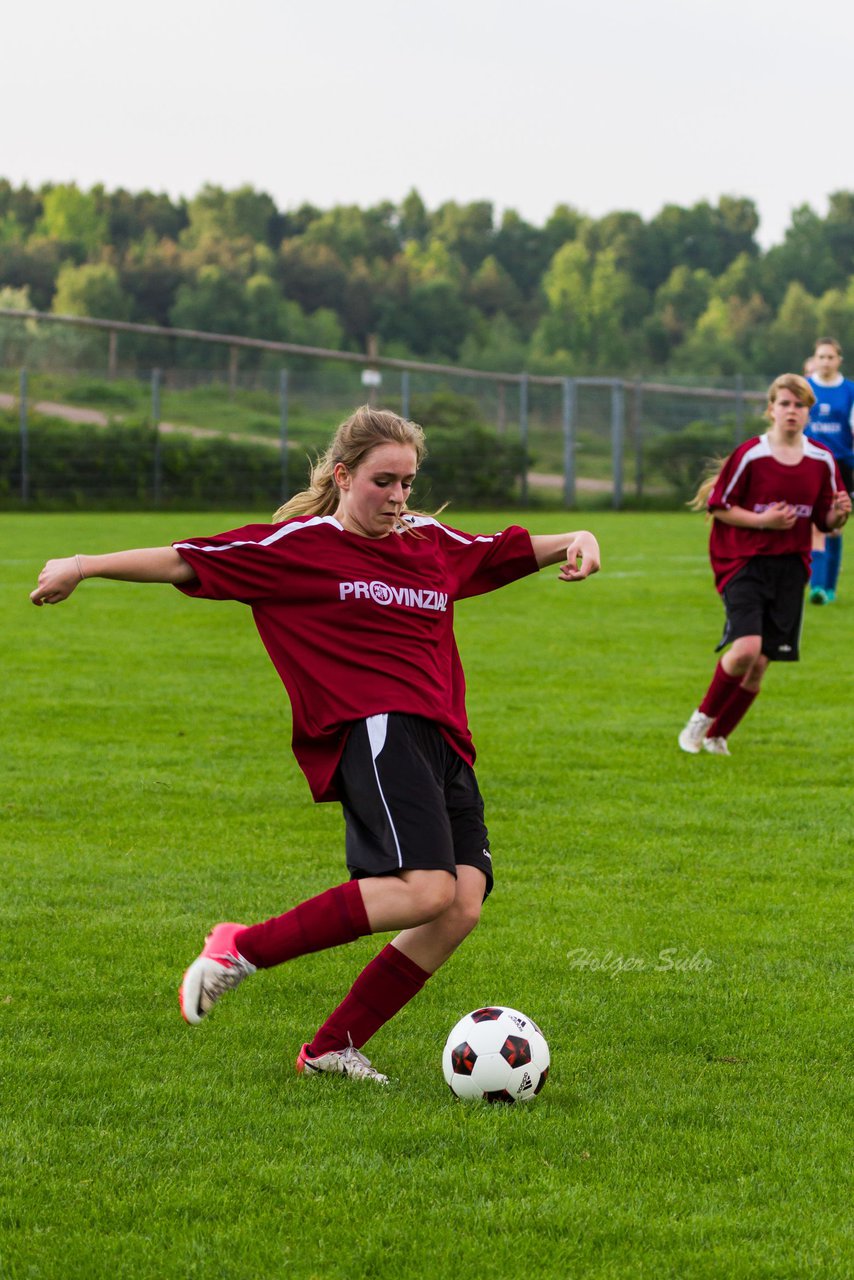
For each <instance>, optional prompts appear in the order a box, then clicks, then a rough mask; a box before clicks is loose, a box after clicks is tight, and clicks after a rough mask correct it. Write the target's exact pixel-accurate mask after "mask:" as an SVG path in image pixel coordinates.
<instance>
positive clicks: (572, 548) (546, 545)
mask: <svg viewBox="0 0 854 1280" xmlns="http://www.w3.org/2000/svg"><path fill="white" fill-rule="evenodd" d="M531 543H532V545H533V548H534V555H535V556H536V558H537V564H538V565H539V567H540V568H541V569H542V568H544V567H545V566H546V565H547V564H560V565H561V569H560V573H559V574H558V577H559V578H561V579H562V580H563V581H564V582H580V581H581V580H582V578H589V577H590V575H591V573H598V572H599V567H600V554H599V543H598V542H597V541H596V539H595V538H594V536H593V534H592V533H588V532H587V530H586V529H581V530H579V531H578V532H577V533H543V534H541V533H532V534H531ZM561 562H563V563H561Z"/></svg>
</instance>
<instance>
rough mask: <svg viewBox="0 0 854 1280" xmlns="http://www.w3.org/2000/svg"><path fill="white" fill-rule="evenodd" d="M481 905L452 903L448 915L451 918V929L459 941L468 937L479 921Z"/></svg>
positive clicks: (478, 903) (475, 903) (477, 903)
mask: <svg viewBox="0 0 854 1280" xmlns="http://www.w3.org/2000/svg"><path fill="white" fill-rule="evenodd" d="M482 906H483V903H481V902H460V901H459V900H457V901H456V902H455V903H454V906H453V909H452V911H451V912H450V913H449V914H450V915H451V916H452V917H453V927H454V931H455V933H456V934H457V936H458V938H459V939H460V941H462V939H463V938H466V937H468V935H469V934H470V933H471V931H472V929H475V928H476V927H477V924H478V922H479V921H480V912H481V908H482Z"/></svg>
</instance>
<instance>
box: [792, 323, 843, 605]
mask: <svg viewBox="0 0 854 1280" xmlns="http://www.w3.org/2000/svg"><path fill="white" fill-rule="evenodd" d="M812 363H813V370H812V372H811V373H810V374H809V376H808V378H807V381H808V382H809V384H810V386H811V387H812V389H813V392H814V393H815V404H814V405H813V406H812V409H811V410H810V421H809V424H808V426H807V429H806V431H805V432H804V434H805V435H807V436H809V437H810V439H812V440H816V441H817V442H818V443H819V444H823V445H826V446H827V448H828V449H830V451H831V453H832V454H833V456H834V458H835V459H836V462H837V465H838V467H839V470H840V473H841V475H842V483H843V484H844V486H845V488H846V489H847V491H848V492H849V493H851V491H852V489H854V482H852V468H854V433H852V424H854V382H852V381H851V380H850V379H849V378H843V376H842V374H841V373H840V372H839V367H840V365H841V364H842V348H841V346H840V345H839V343H838V342H837V341H836V339H835V338H819V340H818V342H817V343H816V344H815V350H814V352H813V361H812ZM841 560H842V536H841V534H840V533H835V534H831V535H829V536H825V535H824V534H823V533H821V532H819V530H818V529H816V530H815V531H814V536H813V553H812V573H811V575H810V601H811V602H812V604H832V602H833V601H834V600H835V599H836V584H837V581H838V579H839V568H840V564H841Z"/></svg>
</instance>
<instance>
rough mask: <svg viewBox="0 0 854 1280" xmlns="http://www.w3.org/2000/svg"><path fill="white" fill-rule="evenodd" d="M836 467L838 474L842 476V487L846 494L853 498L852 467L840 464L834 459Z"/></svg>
mask: <svg viewBox="0 0 854 1280" xmlns="http://www.w3.org/2000/svg"><path fill="white" fill-rule="evenodd" d="M836 465H837V467H839V474H840V475H841V476H842V487H843V489H845V491H846V492H847V493H850V494H851V496H852V497H854V467H852V466H851V463H850V462H840V461H839V459H838V458H837V459H836Z"/></svg>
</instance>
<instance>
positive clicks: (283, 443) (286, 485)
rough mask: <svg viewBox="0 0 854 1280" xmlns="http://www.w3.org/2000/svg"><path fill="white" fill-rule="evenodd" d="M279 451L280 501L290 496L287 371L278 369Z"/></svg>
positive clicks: (285, 500)
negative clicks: (280, 474)
mask: <svg viewBox="0 0 854 1280" xmlns="http://www.w3.org/2000/svg"><path fill="white" fill-rule="evenodd" d="M279 451H280V453H281V455H282V502H287V500H288V498H289V497H290V496H291V489H290V482H289V480H288V371H287V369H280V370H279Z"/></svg>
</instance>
